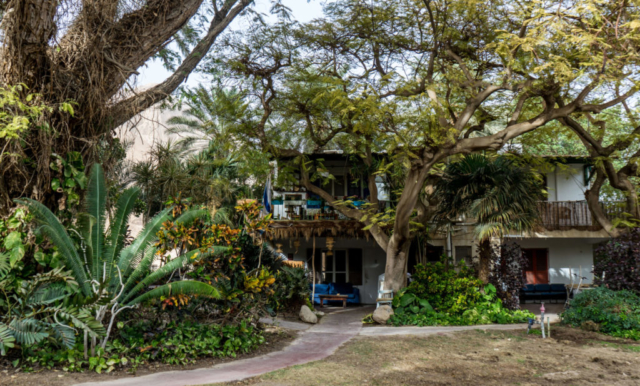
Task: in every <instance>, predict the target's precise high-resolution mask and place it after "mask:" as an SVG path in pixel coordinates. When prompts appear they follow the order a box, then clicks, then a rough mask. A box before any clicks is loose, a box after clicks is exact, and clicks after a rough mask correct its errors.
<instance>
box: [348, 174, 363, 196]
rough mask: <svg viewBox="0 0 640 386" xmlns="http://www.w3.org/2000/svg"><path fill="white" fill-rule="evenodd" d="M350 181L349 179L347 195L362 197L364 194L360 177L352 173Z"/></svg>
mask: <svg viewBox="0 0 640 386" xmlns="http://www.w3.org/2000/svg"><path fill="white" fill-rule="evenodd" d="M348 181H349V186H347V196H349V197H353V196H358V197H360V195H361V194H362V192H361V191H360V179H359V178H357V177H353V176H351V175H350V176H349V180H348Z"/></svg>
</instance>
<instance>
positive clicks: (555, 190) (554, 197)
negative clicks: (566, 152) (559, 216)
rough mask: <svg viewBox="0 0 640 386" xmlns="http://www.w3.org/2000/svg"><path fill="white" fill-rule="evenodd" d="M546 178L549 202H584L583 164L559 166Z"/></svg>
mask: <svg viewBox="0 0 640 386" xmlns="http://www.w3.org/2000/svg"><path fill="white" fill-rule="evenodd" d="M546 176H547V192H548V193H549V196H548V200H549V201H584V199H585V197H584V192H585V190H586V189H587V186H585V183H584V164H568V165H561V166H558V167H556V169H555V170H554V171H552V172H550V173H547V174H546Z"/></svg>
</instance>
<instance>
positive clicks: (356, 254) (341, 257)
mask: <svg viewBox="0 0 640 386" xmlns="http://www.w3.org/2000/svg"><path fill="white" fill-rule="evenodd" d="M322 252H324V253H325V258H324V262H323V261H322ZM311 255H312V251H311V249H309V250H308V251H307V257H308V263H309V265H311V257H312V256H311ZM315 267H316V272H322V273H323V280H322V281H323V282H324V283H338V284H344V283H351V284H353V285H362V271H363V269H362V268H363V263H362V249H348V250H344V249H338V250H334V251H333V255H331V256H327V251H326V250H321V249H316V259H315Z"/></svg>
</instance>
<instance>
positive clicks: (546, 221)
mask: <svg viewBox="0 0 640 386" xmlns="http://www.w3.org/2000/svg"><path fill="white" fill-rule="evenodd" d="M601 205H602V207H603V208H604V210H605V213H606V214H607V217H608V218H609V219H610V220H613V219H615V218H619V217H622V213H623V212H624V205H621V203H618V202H607V203H601ZM538 210H539V211H540V217H541V222H542V226H543V227H544V228H545V229H546V230H548V231H556V230H569V229H577V230H587V231H598V230H600V229H602V227H601V226H600V224H598V222H597V221H596V220H595V219H594V218H593V216H592V215H591V210H590V209H589V205H588V204H587V202H586V201H548V202H547V201H541V202H539V203H538Z"/></svg>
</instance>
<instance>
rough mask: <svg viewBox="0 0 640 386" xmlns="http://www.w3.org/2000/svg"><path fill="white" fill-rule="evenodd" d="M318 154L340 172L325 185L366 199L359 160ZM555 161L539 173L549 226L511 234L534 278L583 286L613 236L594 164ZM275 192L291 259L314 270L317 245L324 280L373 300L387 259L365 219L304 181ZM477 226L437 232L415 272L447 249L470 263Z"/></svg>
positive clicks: (277, 227) (277, 224)
mask: <svg viewBox="0 0 640 386" xmlns="http://www.w3.org/2000/svg"><path fill="white" fill-rule="evenodd" d="M313 157H315V158H322V159H323V165H324V168H325V171H326V172H328V173H330V174H331V175H333V176H334V177H335V178H333V179H331V180H329V181H327V182H325V184H324V185H323V188H324V189H325V191H327V192H330V193H331V194H332V195H333V196H334V198H337V199H347V197H352V198H350V199H351V200H352V202H353V205H354V206H356V207H358V206H360V205H363V204H364V203H365V202H366V198H367V196H368V188H367V187H366V184H365V183H364V182H363V181H366V179H365V178H363V177H365V176H362V175H358V174H357V170H359V168H358V167H357V166H358V165H356V164H354V162H357V161H353V160H352V159H350V157H348V156H346V155H343V154H339V153H332V154H319V155H314V156H313ZM313 157H312V158H313ZM549 161H550V162H546V163H544V165H546V166H544V167H542V166H541V168H543V169H541V170H540V171H541V173H543V175H544V176H545V178H544V180H545V185H546V190H547V200H546V201H542V202H540V203H539V208H540V214H541V222H542V227H543V229H540V230H539V231H537V232H534V233H531V234H513V235H509V237H508V239H509V240H511V241H514V242H516V243H517V244H519V245H520V247H521V248H522V249H523V251H524V253H525V256H526V257H527V258H528V259H529V268H527V269H526V271H525V273H526V277H527V281H528V282H529V283H531V284H544V283H569V282H570V281H571V276H572V275H573V276H574V279H575V278H577V277H578V276H584V277H586V279H585V280H584V283H587V284H588V283H591V282H592V280H593V273H592V269H593V258H594V252H593V250H594V246H595V245H596V244H598V243H601V242H603V241H606V240H607V239H608V238H609V235H608V234H607V233H606V232H605V231H604V230H603V229H601V227H600V226H599V225H598V224H597V223H596V222H595V220H593V219H592V216H591V213H590V211H589V208H588V206H587V203H586V201H585V198H584V192H585V190H586V189H587V188H588V186H589V181H590V178H591V172H592V169H593V168H592V166H591V164H590V163H589V161H588V160H587V159H583V158H579V157H566V158H557V159H551V160H549ZM549 165H551V166H549ZM354 171H356V172H355V173H354ZM354 174H355V175H354ZM376 184H377V185H378V188H379V189H378V190H379V191H380V192H381V193H380V200H381V201H382V202H383V205H384V201H386V200H388V199H389V198H388V192H387V189H386V187H385V184H384V182H383V180H382V179H381V178H378V179H377V180H376ZM272 197H273V201H272V204H273V214H274V220H275V221H274V224H273V234H274V243H275V244H276V245H277V246H278V248H279V249H280V250H281V251H282V252H283V253H284V254H285V255H286V256H287V257H288V258H289V259H290V260H295V261H302V262H304V263H305V264H306V266H307V267H308V268H309V269H311V261H312V260H313V259H312V251H313V250H314V243H315V250H316V256H315V267H316V271H317V272H319V275H321V278H319V279H318V280H320V281H324V282H335V283H351V284H353V285H354V286H355V287H357V288H359V290H360V297H361V302H362V303H365V304H373V303H375V300H376V297H377V290H378V277H379V275H381V274H383V273H384V271H385V262H386V256H385V252H384V251H383V250H382V248H380V246H379V245H378V244H377V243H376V242H375V241H374V240H373V238H371V237H370V236H369V235H368V232H367V231H365V230H363V224H361V223H360V222H358V221H354V220H350V219H348V218H346V217H344V216H343V215H341V214H338V213H337V212H335V211H333V210H332V209H331V208H330V207H329V206H328V205H327V204H325V203H324V202H323V201H321V200H319V198H318V197H317V196H314V195H313V194H311V193H309V192H306V191H305V189H304V188H303V187H302V185H301V184H298V185H296V184H292V186H289V187H275V188H274V189H273V193H272ZM353 197H354V198H353ZM473 225H474V224H473V222H472V221H469V222H464V221H461V222H459V223H456V224H455V226H454V227H453V231H452V232H451V235H450V236H447V235H446V234H444V233H432V234H430V235H429V238H428V240H427V242H426V243H421V244H419V245H420V246H418V243H414V244H416V245H415V246H414V247H412V249H411V252H410V255H411V256H410V259H409V272H411V267H413V265H415V264H416V263H418V262H430V261H438V260H439V259H440V256H442V255H443V254H447V255H449V256H452V257H453V259H454V261H455V262H456V263H458V262H460V261H462V260H465V261H466V263H467V264H472V263H473V262H474V260H475V259H476V256H477V244H478V243H477V240H475V238H474V233H473ZM448 239H450V240H451V241H450V246H449V247H447V244H449V243H448V242H447V240H448ZM323 252H324V253H325V258H324V260H323V259H322V253H323Z"/></svg>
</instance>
